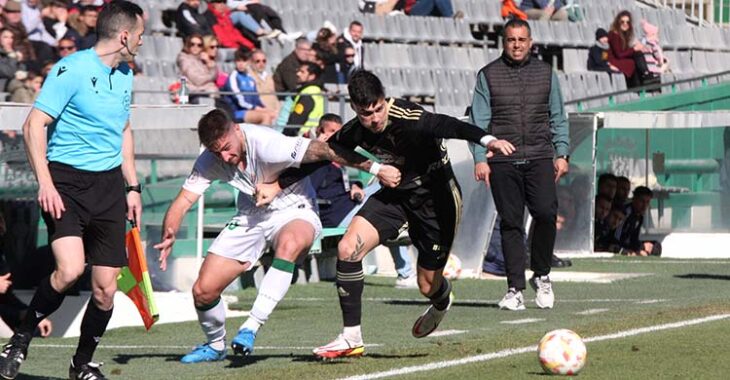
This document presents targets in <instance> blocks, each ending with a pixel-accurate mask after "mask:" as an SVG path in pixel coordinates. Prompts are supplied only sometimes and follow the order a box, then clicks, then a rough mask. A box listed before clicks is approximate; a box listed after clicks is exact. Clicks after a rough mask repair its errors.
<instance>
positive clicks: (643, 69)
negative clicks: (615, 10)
mask: <svg viewBox="0 0 730 380" xmlns="http://www.w3.org/2000/svg"><path fill="white" fill-rule="evenodd" d="M608 45H609V50H608V62H609V63H610V64H612V65H614V66H616V67H618V69H619V70H620V71H621V72H622V73H623V74H624V76H625V77H626V84H627V85H628V86H629V87H636V86H641V84H642V79H643V78H644V77H648V75H649V70H648V68H647V66H646V61H645V60H644V55H643V52H644V50H645V49H646V48H645V47H644V45H643V44H642V43H641V42H639V41H638V40H637V39H636V36H635V35H634V28H633V25H632V18H631V12H629V11H626V10H624V11H621V12H619V14H618V15H616V18H614V20H613V23H612V24H611V31H610V32H609V33H608Z"/></svg>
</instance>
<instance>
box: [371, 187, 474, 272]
mask: <svg viewBox="0 0 730 380" xmlns="http://www.w3.org/2000/svg"><path fill="white" fill-rule="evenodd" d="M461 209H462V203H461V189H460V188H459V183H458V182H456V178H454V176H453V175H451V176H449V177H447V178H445V179H443V180H433V181H430V183H429V184H428V185H423V186H420V187H417V188H415V189H412V190H396V189H389V188H382V189H380V190H379V191H378V192H376V193H375V194H373V195H372V196H370V198H368V200H367V202H365V204H364V205H363V207H362V208H361V209H360V211H358V213H357V215H358V216H361V217H363V218H365V219H366V220H367V221H368V222H369V223H370V224H372V225H373V227H375V229H376V230H377V231H378V235H379V236H380V243H381V244H382V243H384V242H385V241H388V240H391V239H394V238H396V237H397V236H398V233H399V232H400V229H401V228H402V227H403V225H404V224H405V223H406V222H407V223H408V235H409V236H410V238H411V241H412V242H413V245H414V246H415V247H416V248H417V249H418V266H420V267H423V268H424V269H428V270H438V269H442V268H443V267H444V266H446V261H447V260H448V257H449V251H450V250H451V245H452V243H453V242H454V236H455V235H456V228H457V227H458V226H459V222H460V219H461Z"/></svg>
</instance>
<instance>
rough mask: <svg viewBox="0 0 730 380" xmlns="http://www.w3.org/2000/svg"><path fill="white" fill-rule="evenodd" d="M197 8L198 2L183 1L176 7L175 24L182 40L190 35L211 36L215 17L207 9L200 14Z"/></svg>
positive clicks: (198, 0)
mask: <svg viewBox="0 0 730 380" xmlns="http://www.w3.org/2000/svg"><path fill="white" fill-rule="evenodd" d="M199 7H200V0H185V1H183V3H182V4H180V6H179V7H177V12H176V13H175V24H176V25H177V30H178V32H180V34H181V35H182V37H183V38H186V37H187V36H189V35H191V34H200V35H201V36H207V35H210V34H213V24H215V17H214V16H213V15H212V14H211V13H210V11H209V10H207V9H206V10H205V12H203V13H200V12H199V11H198V8H199Z"/></svg>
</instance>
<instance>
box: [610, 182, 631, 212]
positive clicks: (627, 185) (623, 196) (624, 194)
mask: <svg viewBox="0 0 730 380" xmlns="http://www.w3.org/2000/svg"><path fill="white" fill-rule="evenodd" d="M629 194H631V181H630V180H629V179H628V178H626V177H624V176H620V177H616V192H615V194H614V196H613V206H614V207H621V208H623V207H624V206H626V202H628V200H629Z"/></svg>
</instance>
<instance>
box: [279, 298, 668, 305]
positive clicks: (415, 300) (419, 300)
mask: <svg viewBox="0 0 730 380" xmlns="http://www.w3.org/2000/svg"><path fill="white" fill-rule="evenodd" d="M284 300H285V301H297V302H321V301H332V302H336V301H337V298H336V297H335V298H325V297H292V298H285V299H284ZM362 300H363V301H368V302H403V303H422V304H423V305H426V304H428V299H426V298H380V297H365V298H363V299H362ZM499 301H500V300H499V299H495V300H484V299H463V298H456V299H455V300H454V303H455V306H459V303H470V304H478V305H485V306H486V305H495V304H497V303H498V302H499ZM647 301H651V302H652V303H653V302H656V301H657V300H656V299H653V298H592V299H562V298H558V299H557V302H559V303H563V302H565V303H583V302H585V303H611V302H617V303H619V302H620V303H643V302H647ZM658 301H660V302H666V301H669V299H661V300H658Z"/></svg>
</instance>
